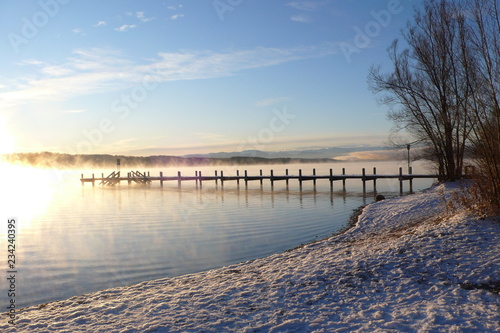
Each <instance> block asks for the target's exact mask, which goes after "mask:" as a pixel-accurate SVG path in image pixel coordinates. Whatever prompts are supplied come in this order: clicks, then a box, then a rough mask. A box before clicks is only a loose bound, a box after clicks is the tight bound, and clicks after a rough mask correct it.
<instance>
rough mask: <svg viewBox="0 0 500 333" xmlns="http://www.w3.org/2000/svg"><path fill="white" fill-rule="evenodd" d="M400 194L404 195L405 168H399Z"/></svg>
mask: <svg viewBox="0 0 500 333" xmlns="http://www.w3.org/2000/svg"><path fill="white" fill-rule="evenodd" d="M399 194H403V168H399Z"/></svg>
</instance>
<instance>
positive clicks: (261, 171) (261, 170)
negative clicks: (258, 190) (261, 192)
mask: <svg viewBox="0 0 500 333" xmlns="http://www.w3.org/2000/svg"><path fill="white" fill-rule="evenodd" d="M259 174H260V186H261V187H262V170H260V172H259Z"/></svg>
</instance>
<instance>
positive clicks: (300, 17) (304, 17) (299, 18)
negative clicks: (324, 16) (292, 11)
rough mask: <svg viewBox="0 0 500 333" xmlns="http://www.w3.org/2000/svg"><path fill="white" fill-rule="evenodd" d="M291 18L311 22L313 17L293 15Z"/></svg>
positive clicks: (300, 21) (296, 20)
mask: <svg viewBox="0 0 500 333" xmlns="http://www.w3.org/2000/svg"><path fill="white" fill-rule="evenodd" d="M290 20H292V21H294V22H299V23H311V22H312V19H311V18H310V17H309V16H307V15H293V16H291V17H290Z"/></svg>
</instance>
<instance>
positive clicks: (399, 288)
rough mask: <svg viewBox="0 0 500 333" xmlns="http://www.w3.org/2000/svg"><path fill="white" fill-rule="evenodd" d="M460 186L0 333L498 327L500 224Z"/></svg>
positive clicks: (74, 304) (26, 318)
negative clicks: (476, 208) (457, 198)
mask: <svg viewBox="0 0 500 333" xmlns="http://www.w3.org/2000/svg"><path fill="white" fill-rule="evenodd" d="M456 189H457V186H456V185H454V184H451V185H450V184H444V185H439V186H436V187H434V188H431V189H429V190H426V191H423V192H419V193H417V194H414V195H410V196H406V197H398V198H393V199H387V200H384V201H381V202H377V203H373V204H371V205H369V206H367V207H366V208H365V209H364V210H363V212H362V214H361V215H360V217H359V220H358V223H357V224H356V225H355V226H353V227H352V228H350V229H349V230H347V231H346V232H344V233H342V234H340V235H334V236H332V237H330V238H328V239H325V240H322V241H319V242H316V243H312V244H308V245H305V246H301V247H298V248H296V249H293V250H290V251H287V252H285V253H280V254H276V255H272V256H270V257H267V258H263V259H256V260H253V261H248V262H245V263H241V264H237V265H232V266H228V267H223V268H220V269H215V270H211V271H207V272H201V273H197V274H190V275H184V276H180V277H175V278H167V279H160V280H153V281H147V282H143V283H140V284H137V285H134V286H129V287H121V288H113V289H109V290H103V291H99V292H95V293H92V294H87V295H83V296H77V297H72V298H70V299H68V300H65V301H60V302H53V303H49V304H42V305H39V306H33V307H30V308H26V309H22V310H20V311H19V312H18V313H17V315H18V316H17V319H16V324H15V326H12V325H10V324H9V323H8V318H7V316H6V315H5V314H4V315H2V316H1V320H0V330H1V331H2V332H121V333H125V332H472V331H473V332H499V331H500V295H499V293H498V291H499V289H500V286H499V283H500V223H498V221H494V220H491V219H484V220H481V219H478V218H476V217H473V216H469V215H467V214H466V213H454V214H450V213H446V212H445V207H444V204H443V196H446V195H449V193H450V191H453V190H456Z"/></svg>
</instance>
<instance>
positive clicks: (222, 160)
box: [1, 152, 335, 168]
mask: <svg viewBox="0 0 500 333" xmlns="http://www.w3.org/2000/svg"><path fill="white" fill-rule="evenodd" d="M1 159H2V160H4V161H6V162H9V163H12V164H24V165H30V166H35V167H41V168H83V167H96V168H108V167H114V166H116V163H117V159H120V164H121V166H122V167H127V166H130V167H139V166H142V167H160V166H195V165H251V164H288V163H325V162H332V161H335V160H334V159H331V158H310V159H305V158H290V157H277V158H264V157H259V156H228V157H204V156H165V155H157V156H124V155H102V154H92V155H71V154H59V153H51V152H42V153H13V154H4V155H1Z"/></svg>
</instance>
